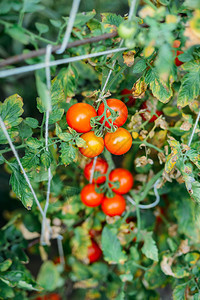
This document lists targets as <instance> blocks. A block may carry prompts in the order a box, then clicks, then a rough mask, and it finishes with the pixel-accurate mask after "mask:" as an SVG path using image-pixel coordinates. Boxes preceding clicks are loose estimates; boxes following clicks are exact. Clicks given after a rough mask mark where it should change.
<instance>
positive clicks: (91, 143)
mask: <svg viewBox="0 0 200 300" xmlns="http://www.w3.org/2000/svg"><path fill="white" fill-rule="evenodd" d="M81 138H82V139H83V140H84V141H85V142H86V146H84V147H80V148H79V151H80V152H81V154H83V155H84V156H86V157H91V158H92V157H95V156H98V155H99V154H101V152H102V151H103V149H104V140H103V138H102V137H98V136H96V135H95V134H94V132H93V131H89V132H86V133H84V134H82V135H81Z"/></svg>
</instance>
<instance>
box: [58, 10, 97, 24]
mask: <svg viewBox="0 0 200 300" xmlns="http://www.w3.org/2000/svg"><path fill="white" fill-rule="evenodd" d="M95 15H96V11H95V10H93V11H88V12H86V13H84V14H83V13H78V14H76V18H75V21H74V27H82V26H83V25H85V24H86V23H87V22H88V21H89V20H91V19H92V18H94V16H95ZM63 19H64V20H65V21H66V22H68V21H69V17H63Z"/></svg>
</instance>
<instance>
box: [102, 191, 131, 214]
mask: <svg viewBox="0 0 200 300" xmlns="http://www.w3.org/2000/svg"><path fill="white" fill-rule="evenodd" d="M101 208H102V210H103V212H104V214H106V215H108V216H110V217H114V216H120V215H121V214H122V213H123V212H124V211H125V208H126V201H125V199H124V197H123V196H121V195H119V194H115V195H114V196H113V197H112V198H108V197H104V198H103V202H102V204H101Z"/></svg>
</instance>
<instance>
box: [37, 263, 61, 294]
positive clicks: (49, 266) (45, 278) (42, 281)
mask: <svg viewBox="0 0 200 300" xmlns="http://www.w3.org/2000/svg"><path fill="white" fill-rule="evenodd" d="M59 278H60V275H59V272H58V270H57V267H56V265H55V264H54V263H53V262H52V261H46V262H44V263H43V264H42V266H41V268H40V271H39V274H38V277H37V283H38V284H39V285H41V286H42V287H43V288H44V289H45V290H46V291H53V290H55V289H56V287H57V286H58V284H59Z"/></svg>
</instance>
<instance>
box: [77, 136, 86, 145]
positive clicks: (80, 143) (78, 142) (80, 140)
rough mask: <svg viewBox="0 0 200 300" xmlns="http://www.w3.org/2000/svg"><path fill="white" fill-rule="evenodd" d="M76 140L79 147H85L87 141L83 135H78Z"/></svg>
mask: <svg viewBox="0 0 200 300" xmlns="http://www.w3.org/2000/svg"><path fill="white" fill-rule="evenodd" d="M75 142H76V146H77V147H84V146H85V145H86V142H85V141H84V139H82V138H81V137H77V138H76V139H75Z"/></svg>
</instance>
